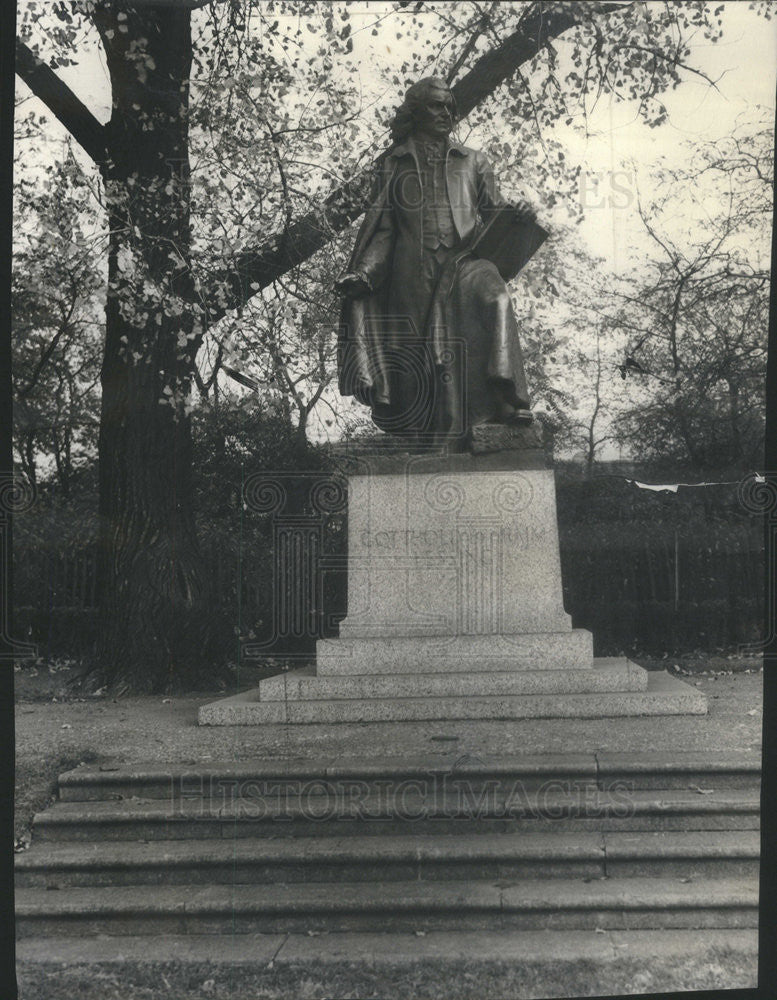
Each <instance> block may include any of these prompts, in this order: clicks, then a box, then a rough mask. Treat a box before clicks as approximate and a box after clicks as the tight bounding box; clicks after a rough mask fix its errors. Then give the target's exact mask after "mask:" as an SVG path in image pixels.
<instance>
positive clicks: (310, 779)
mask: <svg viewBox="0 0 777 1000" xmlns="http://www.w3.org/2000/svg"><path fill="white" fill-rule="evenodd" d="M408 781H413V782H416V783H418V782H421V783H425V784H422V786H421V787H428V788H429V790H430V792H431V791H434V790H435V789H442V788H444V787H446V786H447V787H451V786H454V785H455V786H457V787H469V788H471V789H480V788H482V787H484V786H488V787H495V786H494V783H495V782H496V783H497V785H496V787H499V788H502V789H503V791H511V790H513V789H514V788H515V786H519V787H521V788H523V789H526V790H527V791H528V790H537V789H539V788H543V787H548V783H549V782H553V783H555V784H554V785H553V786H552V787H555V788H556V789H559V787H560V786H559V784H558V783H559V782H562V783H563V785H562V787H564V788H568V789H571V788H572V787H576V788H583V787H598V788H600V789H602V790H608V789H612V787H613V786H614V785H615V784H619V785H620V784H624V785H626V786H627V787H628V788H634V789H639V788H654V789H655V788H686V789H690V790H692V791H696V790H698V789H701V790H702V792H701V793H700V794H702V793H703V792H704V791H706V790H708V789H716V790H718V791H719V790H721V789H723V788H738V789H742V790H744V789H751V790H755V791H757V790H758V789H759V788H760V781H761V758H760V755H759V754H756V753H750V752H741V751H740V752H734V751H727V752H724V753H706V754H673V753H656V752H652V753H609V752H605V751H598V752H597V753H589V754H582V753H581V754H528V755H515V754H499V755H486V754H484V755H483V756H472V755H463V756H462V755H461V754H458V753H453V754H448V755H444V754H443V755H431V754H427V755H424V756H415V757H410V756H408V757H346V756H337V757H326V756H320V757H318V759H317V760H315V761H313V760H311V759H310V758H275V759H273V758H264V759H256V758H253V759H251V760H245V761H223V762H220V761H215V762H214V761H210V760H208V761H201V762H199V763H198V762H195V761H189V762H187V763H183V764H135V765H125V764H107V765H101V766H100V767H90V766H87V765H82V766H79V767H77V768H74V769H73V770H72V771H67V772H65V773H64V774H62V775H60V778H59V798H60V800H62V801H72V802H75V801H89V800H99V799H113V800H115V799H122V798H130V797H132V796H135V797H137V798H155V799H173V800H176V801H178V800H179V799H181V798H192V797H193V796H197V797H206V798H207V799H210V800H215V799H218V800H219V801H221V800H222V799H223V798H224V796H225V795H228V796H230V797H236V796H239V795H241V794H242V793H243V792H246V793H250V794H251V795H253V796H256V795H270V794H272V790H273V789H278V788H282V789H283V792H284V795H286V796H287V797H294V796H299V795H303V796H304V795H307V794H312V793H313V792H314V791H315V790H316V788H318V791H319V792H320V793H321V794H326V795H331V796H332V797H334V798H343V797H348V796H352V795H353V794H354V789H357V788H360V789H362V790H363V791H364V792H365V793H369V792H370V790H371V791H372V792H375V791H376V790H377V788H378V786H380V787H381V788H387V787H391V785H392V783H393V786H394V787H397V786H399V785H401V784H402V783H406V782H408ZM314 783H315V785H314ZM276 794H277V792H276Z"/></svg>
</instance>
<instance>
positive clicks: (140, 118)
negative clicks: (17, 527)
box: [94, 2, 211, 692]
mask: <svg viewBox="0 0 777 1000" xmlns="http://www.w3.org/2000/svg"><path fill="white" fill-rule="evenodd" d="M94 18H95V22H96V24H97V26H98V29H99V31H100V34H101V36H102V39H103V44H104V46H105V51H106V55H107V62H108V69H109V72H110V76H111V83H112V87H113V112H112V116H111V120H110V122H109V123H108V125H107V126H106V146H107V151H108V159H107V161H106V163H105V166H104V169H103V173H104V179H105V186H106V192H107V201H108V210H109V224H110V243H109V258H108V297H107V305H106V343H105V355H104V360H103V367H102V372H101V382H102V413H101V420H100V438H99V459H100V462H99V493H100V580H101V612H102V628H101V633H100V639H99V642H98V668H99V671H100V673H102V674H104V676H105V678H106V680H107V682H108V683H109V685H110V686H111V688H112V689H113V690H114V691H117V692H122V691H130V690H131V691H136V692H138V691H149V692H161V691H170V690H177V689H181V688H185V687H187V686H191V685H192V684H196V683H198V682H199V681H201V680H202V679H203V678H204V676H206V674H207V672H208V668H209V667H210V666H211V664H210V663H209V655H210V654H211V649H210V645H211V644H210V638H209V620H210V612H211V604H210V601H209V595H208V593H207V587H206V575H205V573H204V572H203V567H202V560H201V554H200V550H199V546H198V543H197V538H196V534H195V527H194V516H193V509H192V488H191V482H190V473H191V452H192V441H191V426H190V420H189V417H188V414H187V409H188V408H187V403H188V395H189V392H190V390H191V379H192V370H193V365H194V356H193V355H194V347H193V344H194V340H193V336H196V334H197V323H198V319H197V317H196V316H195V315H194V314H193V312H192V307H191V306H188V305H186V300H188V301H189V302H190V301H191V299H192V298H193V296H192V295H191V288H190V282H191V277H190V271H189V248H190V222H189V189H188V176H189V160H188V118H187V115H188V96H189V93H188V92H189V70H190V66H191V58H192V46H191V27H190V13H189V11H188V10H181V9H174V8H165V9H161V8H155V7H151V8H142V7H140V8H139V9H137V10H132V9H127V8H126V7H124V9H123V10H122V9H120V8H119V6H118V5H113V4H109V3H107V2H106V3H104V4H102V5H101V6H99V7H98V9H97V11H96V13H95V14H94Z"/></svg>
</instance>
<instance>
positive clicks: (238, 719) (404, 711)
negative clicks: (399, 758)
mask: <svg viewBox="0 0 777 1000" xmlns="http://www.w3.org/2000/svg"><path fill="white" fill-rule="evenodd" d="M596 669H597V661H594V670H596ZM591 672H592V673H593V671H591ZM260 690H261V689H260V688H253V689H252V690H250V691H244V692H243V693H241V694H238V695H234V696H233V697H231V698H222V699H220V700H219V701H214V702H211V703H210V704H209V705H203V706H201V708H200V710H199V716H198V720H199V724H200V725H206V726H234V725H245V726H250V725H265V724H272V723H311V724H312V723H335V722H406V721H416V722H418V721H429V720H436V719H446V720H455V719H546V718H547V719H550V718H570V719H571V718H577V719H586V718H602V717H604V718H617V717H621V716H630V715H704V714H706V712H707V702H706V698H705V697H704V695H703V694H702V693H701V692H700V691H698V690H697V689H696V688H694V687H690V686H689V685H687V684H684V683H682V682H681V681H678V680H677V679H676V678H674V677H670V676H669V675H668V674H666V673H663V672H658V671H656V672H651V673H649V674H648V679H647V689H646V690H644V691H617V692H612V691H611V692H607V691H600V692H597V693H594V694H563V693H562V694H523V695H492V696H480V697H474V696H450V697H441V696H437V697H426V698H402V697H396V698H395V697H385V698H341V699H334V698H333V699H320V700H307V701H306V700H299V701H295V700H293V699H292V698H289V699H288V700H286V701H265V702H261V701H259V698H260Z"/></svg>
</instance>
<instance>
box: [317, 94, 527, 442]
mask: <svg viewBox="0 0 777 1000" xmlns="http://www.w3.org/2000/svg"><path fill="white" fill-rule="evenodd" d="M454 116H455V106H454V100H453V95H452V93H451V91H450V89H449V87H448V86H447V84H446V83H445V81H444V80H441V79H439V78H437V77H429V78H427V79H424V80H420V81H419V82H418V83H416V84H414V85H413V86H412V87H410V89H409V90H408V91H407V94H406V97H405V100H404V103H403V104H402V106H401V107H400V108H399V110H398V112H397V114H396V116H395V118H394V120H393V122H392V126H391V132H392V140H393V145H392V146H391V148H390V149H389V150H388V152H387V153H386V154H384V156H383V158H382V162H381V164H380V169H379V176H378V183H377V185H376V189H375V191H374V194H373V197H372V201H371V205H370V207H369V208H368V210H367V212H366V214H365V217H364V220H363V222H362V225H361V228H360V230H359V233H358V236H357V239H356V243H355V246H354V250H353V254H352V257H351V261H350V265H349V267H348V268H347V270H346V272H345V273H344V274H343V275H342V276H341V277H340V278H339V279H338V281H337V282H336V285H335V287H336V289H337V291H338V292H339V293H340V294H341V295H342V296H343V305H342V314H341V323H340V335H339V344H338V348H339V350H338V363H339V387H340V392H341V394H342V395H344V396H348V395H353V396H355V397H356V398H357V399H358V400H359V401H360V402H362V403H364V404H366V405H368V406H369V407H370V409H371V411H372V419H373V421H374V423H375V424H376V425H377V426H378V427H379V428H381V429H382V430H385V431H388V432H390V433H394V434H398V435H403V436H405V437H406V438H414V439H416V440H418V441H430V440H434V441H440V440H443V441H453V440H455V439H458V440H460V441H462V440H465V439H466V435H467V433H468V430H469V428H471V427H472V426H474V425H476V424H482V423H502V424H521V423H530V422H531V420H532V414H531V412H530V410H529V396H528V390H527V386H526V377H525V374H524V366H523V358H522V355H521V349H520V346H519V341H518V328H517V324H516V320H515V315H514V312H513V307H512V303H511V301H510V296H509V293H508V291H507V287H506V285H505V282H504V280H503V279H502V277H501V276H500V273H499V271H498V270H497V267H496V266H495V264H494V263H492V262H491V261H490V260H487V259H483V258H478V257H476V256H475V255H474V254H472V253H471V252H470V251H469V248H471V247H472V244H473V242H474V240H475V238H476V237H477V236H478V234H479V233H480V232H481V231H482V229H483V227H484V225H485V224H487V223H488V221H489V220H490V218H491V217H492V216H493V214H494V213H495V212H496V211H497V210H498V209H500V208H502V207H503V206H504V205H505V203H504V202H503V201H502V200H501V199H500V197H499V194H498V191H497V187H496V182H495V179H494V174H493V171H492V169H491V166H490V164H489V162H488V160H487V159H486V157H485V156H484V155H483V153H481V152H479V151H478V150H475V149H470V148H468V147H466V146H461V145H459V144H458V143H456V142H453V141H452V140H451V138H450V132H451V129H452V127H453V121H454ZM516 212H518V213H519V214H520V215H521V216H522V217H523V218H526V219H530V220H532V219H533V213H532V211H531V209H530V208H529V206H528V205H527V204H526V203H524V202H521V203H519V204H518V205H517V206H516Z"/></svg>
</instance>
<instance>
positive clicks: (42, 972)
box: [20, 948, 755, 1000]
mask: <svg viewBox="0 0 777 1000" xmlns="http://www.w3.org/2000/svg"><path fill="white" fill-rule="evenodd" d="M20 972H21V975H20V987H21V992H20V1000H33V998H34V1000H39V998H44V997H45V998H46V1000H72V998H73V997H78V998H79V1000H184V998H186V1000H321V998H341V1000H357V998H358V1000H367V998H370V1000H383V998H389V997H390V998H395V997H401V998H405V1000H411V998H412V1000H474V998H476V997H477V998H487V997H491V998H499V1000H510V998H521V1000H532V998H539V997H543V998H551V997H574V996H579V997H582V996H615V995H623V994H626V995H628V994H641V995H643V996H644V995H646V994H647V995H648V996H652V995H653V994H656V993H663V992H668V991H672V992H674V991H677V992H680V991H686V990H722V989H734V988H742V987H743V986H751V987H752V986H755V982H754V969H753V959H752V955H749V956H745V955H743V954H741V953H739V952H737V951H735V950H733V949H728V948H716V949H711V950H710V951H708V952H706V953H704V954H703V955H702V956H701V957H700V958H697V959H695V960H691V959H689V958H688V957H685V958H674V959H672V960H670V961H666V960H661V959H660V958H659V957H658V956H656V958H655V960H654V961H653V962H651V963H649V964H647V963H645V961H644V959H643V960H636V961H634V960H620V961H616V962H613V963H612V964H611V965H610V966H609V967H608V966H606V965H604V966H603V965H602V964H601V963H599V962H596V963H594V962H589V961H585V960H577V961H575V962H559V963H557V964H556V965H555V967H553V968H549V966H548V964H547V963H526V964H524V965H522V966H520V967H516V965H514V964H508V963H504V964H491V965H489V966H486V965H484V964H483V963H480V962H477V961H469V960H462V961H458V962H452V961H447V962H444V963H443V962H440V963H435V962H429V961H427V962H424V963H423V964H422V965H414V966H411V967H409V968H397V967H395V966H390V967H387V968H383V967H380V966H376V967H372V968H370V967H365V966H364V965H360V966H358V967H356V966H355V965H354V964H351V963H341V964H335V965H327V966H325V967H321V966H320V965H319V966H317V965H305V964H299V965H295V966H291V967H285V968H280V969H269V968H267V967H265V968H262V969H260V970H256V969H251V970H250V971H249V969H247V968H246V967H239V968H238V969H236V970H230V972H231V974H229V973H224V972H222V974H219V972H218V971H217V972H215V973H214V969H213V967H212V966H210V965H207V964H203V965H202V966H198V965H193V966H187V967H186V968H185V969H184V968H182V967H181V966H179V965H177V964H175V963H170V964H167V965H160V966H157V965H150V966H144V965H140V964H138V965H136V966H133V967H127V966H126V965H123V966H121V967H119V968H114V969H110V968H106V969H103V970H101V972H100V974H99V975H95V970H94V969H90V968H84V967H80V968H79V967H77V966H76V967H70V968H65V969H56V970H54V969H51V968H50V967H49V968H46V967H42V966H37V967H34V968H33V967H31V968H29V969H24V968H22V969H21V970H20Z"/></svg>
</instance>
